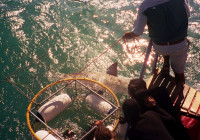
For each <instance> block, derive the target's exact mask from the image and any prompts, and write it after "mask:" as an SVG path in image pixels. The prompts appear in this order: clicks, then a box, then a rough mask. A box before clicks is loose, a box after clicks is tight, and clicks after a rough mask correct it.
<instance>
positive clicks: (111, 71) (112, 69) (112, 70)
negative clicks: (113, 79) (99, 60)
mask: <svg viewBox="0 0 200 140" xmlns="http://www.w3.org/2000/svg"><path fill="white" fill-rule="evenodd" d="M117 65H118V63H117V62H115V63H113V64H112V65H110V67H109V68H108V69H107V71H106V73H107V74H110V75H113V76H117V73H118V72H117Z"/></svg>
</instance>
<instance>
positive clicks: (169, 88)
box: [166, 78, 176, 97]
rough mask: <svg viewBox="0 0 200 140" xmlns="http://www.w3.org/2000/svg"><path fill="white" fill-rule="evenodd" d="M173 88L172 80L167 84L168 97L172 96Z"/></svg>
mask: <svg viewBox="0 0 200 140" xmlns="http://www.w3.org/2000/svg"><path fill="white" fill-rule="evenodd" d="M175 87H176V81H175V79H174V78H172V79H171V81H170V83H169V85H168V86H167V87H166V88H167V89H168V91H169V95H170V97H171V95H172V93H173V91H174V89H175Z"/></svg>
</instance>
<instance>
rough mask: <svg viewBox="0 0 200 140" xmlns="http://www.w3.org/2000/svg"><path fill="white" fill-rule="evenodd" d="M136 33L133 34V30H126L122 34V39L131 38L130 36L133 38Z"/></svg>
mask: <svg viewBox="0 0 200 140" xmlns="http://www.w3.org/2000/svg"><path fill="white" fill-rule="evenodd" d="M137 36H138V35H136V34H134V33H133V32H126V33H125V34H124V35H123V39H132V38H135V37H137Z"/></svg>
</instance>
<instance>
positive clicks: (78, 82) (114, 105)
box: [76, 80, 118, 108]
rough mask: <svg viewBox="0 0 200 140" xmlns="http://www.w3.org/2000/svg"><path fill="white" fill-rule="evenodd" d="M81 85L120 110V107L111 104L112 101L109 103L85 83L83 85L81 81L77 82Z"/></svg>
mask: <svg viewBox="0 0 200 140" xmlns="http://www.w3.org/2000/svg"><path fill="white" fill-rule="evenodd" d="M76 81H77V82H78V83H79V84H81V85H82V86H84V87H85V88H87V89H89V90H90V91H92V92H93V93H95V94H96V95H97V96H99V97H100V98H101V99H103V100H104V101H106V102H108V103H109V104H111V105H112V106H114V107H115V108H118V106H116V105H114V104H113V103H111V102H110V101H108V100H107V99H105V98H103V97H102V96H101V95H99V94H98V93H97V92H96V91H94V90H92V89H91V88H89V87H88V86H86V85H84V84H83V83H81V82H80V81H78V80H76Z"/></svg>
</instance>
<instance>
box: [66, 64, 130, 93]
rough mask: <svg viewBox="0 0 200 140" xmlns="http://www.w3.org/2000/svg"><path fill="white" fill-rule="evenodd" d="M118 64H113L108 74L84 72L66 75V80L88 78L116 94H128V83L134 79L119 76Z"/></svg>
mask: <svg viewBox="0 0 200 140" xmlns="http://www.w3.org/2000/svg"><path fill="white" fill-rule="evenodd" d="M117 65H118V64H117V62H116V63H114V64H112V65H111V66H110V67H109V68H108V69H107V71H106V73H99V72H82V73H80V74H78V75H76V74H65V75H64V77H65V78H72V77H76V78H88V79H92V80H95V81H98V82H100V83H102V84H104V85H105V86H107V87H108V88H109V89H111V90H112V91H113V92H114V93H115V94H116V93H117V94H126V95H127V94H128V83H129V81H130V80H131V79H132V78H129V77H123V76H118V74H117V73H118V72H117Z"/></svg>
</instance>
